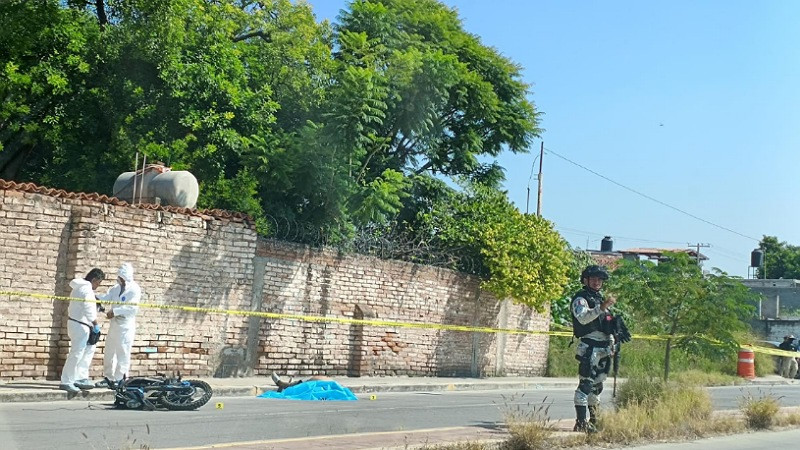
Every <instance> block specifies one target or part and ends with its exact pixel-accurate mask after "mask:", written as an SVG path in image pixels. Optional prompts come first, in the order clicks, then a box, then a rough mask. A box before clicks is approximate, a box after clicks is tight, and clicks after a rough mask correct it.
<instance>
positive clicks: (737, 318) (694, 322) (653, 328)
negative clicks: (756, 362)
mask: <svg viewBox="0 0 800 450" xmlns="http://www.w3.org/2000/svg"><path fill="white" fill-rule="evenodd" d="M665 256H666V259H665V260H662V261H661V262H659V263H658V264H655V263H653V262H651V261H623V262H622V264H621V265H620V266H619V268H618V269H617V270H615V271H614V273H613V276H612V277H611V280H610V282H609V290H610V291H611V292H613V293H615V294H616V295H617V298H618V300H619V303H620V304H623V305H627V306H628V307H629V311H630V313H631V316H632V319H633V321H632V323H631V325H632V327H634V328H635V330H636V331H639V332H645V333H652V334H657V335H662V336H666V343H665V354H664V379H667V378H668V377H669V363H670V354H671V352H672V349H673V348H674V349H676V350H680V351H683V352H685V353H687V354H688V355H701V354H702V355H707V356H710V357H721V356H723V355H725V354H730V352H735V351H736V350H738V344H737V343H736V340H735V338H734V336H735V334H736V333H737V332H739V331H743V330H746V329H747V328H748V325H747V323H746V320H748V319H750V318H752V317H753V315H754V307H753V306H752V304H753V302H754V301H755V300H756V299H757V294H754V293H753V292H751V291H750V290H749V289H748V288H746V287H745V286H744V285H743V284H742V283H741V282H740V281H739V280H737V279H735V278H731V277H729V276H728V275H727V274H726V273H725V272H722V271H719V270H718V269H714V270H713V273H711V274H708V275H704V274H703V273H702V271H701V269H700V267H699V266H698V265H697V263H696V262H695V261H694V260H692V259H691V258H690V257H689V255H687V254H686V253H666V254H665Z"/></svg>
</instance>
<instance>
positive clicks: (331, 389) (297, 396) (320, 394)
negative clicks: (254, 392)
mask: <svg viewBox="0 0 800 450" xmlns="http://www.w3.org/2000/svg"><path fill="white" fill-rule="evenodd" d="M259 397H261V398H281V399H284V400H358V398H356V396H355V395H353V393H352V392H351V391H350V389H347V388H346V387H344V386H342V385H341V384H339V383H337V382H335V381H316V380H315V381H304V382H302V383H300V384H298V385H295V386H292V387H289V388H286V389H284V390H283V392H277V391H267V392H264V393H263V394H261V395H259Z"/></svg>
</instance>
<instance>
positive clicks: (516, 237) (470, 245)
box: [419, 184, 572, 311]
mask: <svg viewBox="0 0 800 450" xmlns="http://www.w3.org/2000/svg"><path fill="white" fill-rule="evenodd" d="M419 223H420V224H422V228H421V230H422V231H423V232H426V231H427V232H428V233H430V236H431V239H432V240H434V241H435V242H436V243H437V244H438V245H439V246H440V247H441V249H442V250H443V251H448V250H450V249H452V251H457V252H458V253H459V254H460V255H464V256H466V257H467V258H470V259H471V260H472V261H474V262H476V264H474V266H473V267H472V271H473V272H474V273H476V274H477V275H479V276H481V277H482V278H483V280H484V281H483V284H482V286H483V288H485V289H487V290H488V291H490V292H492V293H493V294H494V295H496V296H497V297H498V298H511V299H513V300H514V301H516V302H519V303H523V304H526V305H528V306H531V307H534V308H536V309H537V310H538V311H543V310H544V309H545V308H546V307H547V306H548V305H549V304H550V302H551V301H552V300H554V299H555V298H558V297H559V296H560V295H561V294H562V291H563V287H564V285H565V284H566V282H567V272H568V266H569V263H570V259H571V258H572V256H571V255H570V253H569V251H568V246H567V244H566V242H565V241H564V240H563V239H562V237H561V236H560V235H559V234H558V233H557V232H556V231H555V230H554V229H553V224H552V223H550V222H549V221H547V220H545V219H542V218H540V217H537V216H535V215H526V214H522V213H520V212H519V210H517V208H516V207H515V206H514V205H512V204H511V202H509V201H508V199H507V197H506V195H505V193H504V192H501V191H498V190H496V189H492V188H488V187H485V186H482V185H476V184H472V185H467V186H466V187H465V189H464V191H463V192H457V191H451V192H450V195H448V196H446V197H444V198H443V199H442V200H440V201H438V202H436V203H435V204H433V205H432V208H431V209H430V210H429V211H427V212H426V213H424V214H423V217H421V218H420V220H419Z"/></svg>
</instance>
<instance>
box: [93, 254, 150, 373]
mask: <svg viewBox="0 0 800 450" xmlns="http://www.w3.org/2000/svg"><path fill="white" fill-rule="evenodd" d="M119 277H120V278H122V279H123V280H125V290H124V291H123V290H122V289H123V288H122V286H120V284H119V282H117V284H115V285H114V286H113V287H112V288H111V289H109V290H108V292H106V293H105V294H104V295H103V296H101V297H100V299H101V300H107V301H113V302H122V303H124V304H122V305H114V306H113V307H112V308H111V311H113V312H114V317H113V318H112V319H111V320H109V322H110V324H109V328H108V335H107V336H106V347H105V352H104V354H103V375H104V376H105V377H106V378H108V379H109V380H112V381H115V382H117V381H120V380H122V379H123V378H124V377H125V375H127V373H128V369H130V366H131V348H132V347H133V338H134V336H135V335H136V313H137V312H139V307H138V306H137V304H138V303H139V301H140V300H141V298H142V289H141V288H140V287H139V285H138V284H137V283H136V282H135V281H133V266H132V265H131V264H130V263H124V264H123V265H122V267H120V269H119Z"/></svg>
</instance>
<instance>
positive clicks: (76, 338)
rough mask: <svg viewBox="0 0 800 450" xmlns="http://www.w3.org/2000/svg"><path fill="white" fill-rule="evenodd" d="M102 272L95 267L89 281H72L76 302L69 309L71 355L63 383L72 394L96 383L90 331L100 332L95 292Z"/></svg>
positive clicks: (71, 303)
mask: <svg viewBox="0 0 800 450" xmlns="http://www.w3.org/2000/svg"><path fill="white" fill-rule="evenodd" d="M105 277H106V276H105V274H104V273H103V271H102V270H100V269H98V268H96V267H95V268H94V269H92V270H90V271H89V273H88V274H86V277H85V278H75V279H74V280H72V281H70V282H69V287H71V288H72V293H71V294H70V295H69V296H70V297H72V298H75V299H84V300H90V301H85V302H82V301H79V300H72V301H70V303H69V307H68V308H67V315H68V318H67V335H68V336H69V354H68V355H67V360H66V362H65V363H64V368H63V369H62V370H61V384H60V385H59V389H63V390H65V391H67V392H69V393H70V394H75V393H77V392H80V391H81V389H91V388H93V387H94V384H91V383H90V382H89V366H90V365H91V363H92V358H93V357H94V350H95V344H89V343H88V341H89V331H90V330H93V331H94V332H97V331H99V330H100V325H99V324H98V323H97V305H96V304H95V294H94V291H95V289H97V288H98V287H99V286H100V283H101V282H102V281H103V280H104V279H105Z"/></svg>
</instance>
